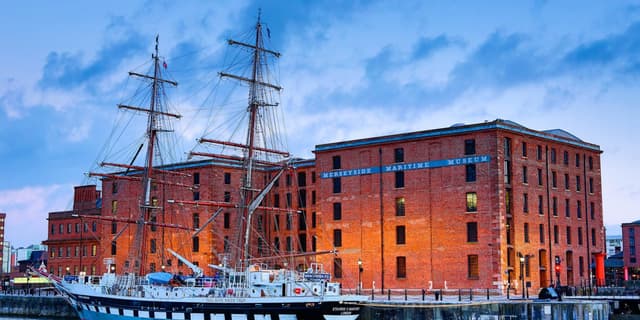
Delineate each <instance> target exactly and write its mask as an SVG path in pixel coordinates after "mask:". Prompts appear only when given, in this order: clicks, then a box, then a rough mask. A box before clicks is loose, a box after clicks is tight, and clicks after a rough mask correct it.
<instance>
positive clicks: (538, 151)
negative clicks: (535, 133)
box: [536, 145, 542, 160]
mask: <svg viewBox="0 0 640 320" xmlns="http://www.w3.org/2000/svg"><path fill="white" fill-rule="evenodd" d="M536 150H537V152H536V158H537V159H538V160H542V146H540V145H539V146H538V148H537V149H536Z"/></svg>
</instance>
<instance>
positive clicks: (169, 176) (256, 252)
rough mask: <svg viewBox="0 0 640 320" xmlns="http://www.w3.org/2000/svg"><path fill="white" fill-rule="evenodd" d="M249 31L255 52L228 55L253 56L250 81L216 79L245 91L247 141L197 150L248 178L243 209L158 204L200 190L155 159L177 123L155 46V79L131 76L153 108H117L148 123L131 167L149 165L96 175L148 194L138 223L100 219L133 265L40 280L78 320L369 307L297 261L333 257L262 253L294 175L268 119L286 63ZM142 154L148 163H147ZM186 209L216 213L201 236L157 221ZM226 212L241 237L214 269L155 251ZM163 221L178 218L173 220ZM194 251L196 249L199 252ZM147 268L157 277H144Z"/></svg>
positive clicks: (319, 314) (260, 34)
mask: <svg viewBox="0 0 640 320" xmlns="http://www.w3.org/2000/svg"><path fill="white" fill-rule="evenodd" d="M252 31H254V33H253V35H252V38H251V39H252V41H251V42H243V41H235V40H228V44H229V45H231V46H233V47H236V49H238V50H242V51H244V52H245V53H248V56H249V60H250V67H249V72H248V74H241V75H238V74H233V73H228V72H220V73H219V76H220V77H221V78H225V79H228V80H231V81H235V82H237V83H238V84H241V85H242V86H244V87H246V88H248V103H247V104H246V105H245V107H244V108H243V109H244V113H245V115H244V116H242V117H240V118H241V119H243V121H244V122H245V124H244V125H243V126H242V127H241V128H242V129H241V130H235V131H234V132H235V133H237V132H238V131H241V132H242V136H243V138H242V139H238V138H237V137H236V138H231V139H214V138H204V137H203V138H201V139H199V142H200V143H201V144H203V145H207V146H208V148H209V149H207V150H206V151H207V152H205V151H193V152H191V155H192V156H195V157H201V158H202V157H204V158H211V159H215V160H216V161H222V162H226V163H229V164H232V165H234V166H236V168H237V170H238V172H240V175H239V176H240V177H241V180H240V182H239V183H238V185H239V188H238V189H239V190H237V192H236V193H235V194H236V195H237V196H235V197H234V198H235V200H236V201H230V200H231V197H229V199H226V194H225V199H224V200H225V201H214V200H201V199H196V198H195V196H194V199H165V200H163V202H166V203H160V201H158V199H157V198H154V197H153V196H152V194H153V193H154V188H157V186H158V185H172V186H174V187H176V188H178V187H185V188H191V189H193V186H188V185H185V184H183V183H182V182H181V181H182V180H185V179H191V178H189V177H188V175H187V174H185V173H183V172H180V171H179V170H172V169H171V167H170V166H164V165H158V164H157V163H155V162H154V161H155V159H157V157H158V156H157V154H158V144H159V141H160V139H159V136H160V134H161V133H164V132H166V131H171V130H169V129H170V128H169V126H168V125H167V124H168V123H169V119H174V118H179V117H180V116H179V115H178V114H177V113H172V112H170V111H169V110H167V109H165V108H163V106H164V105H163V103H162V99H163V97H165V93H164V87H165V86H167V85H170V86H177V82H175V81H173V80H168V79H164V78H163V76H162V71H163V67H164V68H165V69H166V63H165V62H164V61H163V60H162V59H161V58H160V57H159V54H158V38H156V46H155V52H154V54H153V55H152V67H151V68H150V72H149V74H142V73H135V72H130V75H131V76H134V77H137V78H141V79H142V80H144V81H146V82H147V83H148V86H147V87H146V88H147V89H148V91H150V95H149V96H150V98H149V99H148V101H147V102H148V106H147V107H139V106H131V105H127V104H122V105H119V107H120V108H121V109H126V110H132V111H134V112H136V113H143V114H145V115H146V118H147V123H146V130H145V142H144V143H143V144H141V145H140V147H139V148H137V150H136V152H135V155H134V158H139V159H143V160H144V163H143V164H142V165H134V164H133V163H134V161H133V160H132V161H131V162H130V163H124V164H118V163H111V162H103V163H102V165H103V166H108V167H114V168H117V169H116V170H115V172H112V173H92V174H91V175H93V176H97V177H100V178H102V179H103V189H104V188H105V186H104V181H110V183H112V185H111V189H112V192H114V193H115V192H116V191H117V190H116V189H117V184H116V182H117V181H120V180H126V181H130V182H132V183H130V184H129V185H130V186H131V185H137V186H139V187H140V188H141V190H139V191H138V192H137V193H136V194H137V195H138V196H137V202H138V203H137V207H138V209H137V210H136V212H135V214H133V215H131V216H130V217H129V218H123V217H118V216H116V215H115V214H114V215H111V216H110V215H108V214H103V215H102V216H101V217H99V218H97V219H102V220H103V221H106V222H108V223H111V224H112V225H113V226H114V229H112V231H113V232H112V234H113V235H114V239H113V241H112V251H113V252H114V253H115V251H116V250H117V249H118V248H119V246H117V245H116V239H117V238H118V237H120V236H121V235H122V234H123V232H124V231H125V229H126V232H128V233H130V234H132V241H130V242H128V247H127V248H126V251H127V259H126V261H114V260H110V261H107V260H109V259H105V265H106V267H107V270H106V271H107V272H106V273H105V274H104V275H102V276H100V277H96V276H87V275H86V274H85V273H84V272H80V274H79V275H67V276H64V277H60V276H59V275H58V276H54V275H52V274H48V273H47V272H46V271H45V270H40V271H39V272H40V273H41V274H42V275H45V276H48V277H50V278H52V279H53V280H54V283H55V286H56V288H57V289H58V290H59V291H60V292H61V293H62V294H63V295H64V296H66V297H67V298H68V301H69V302H70V304H71V305H72V306H73V308H74V309H75V310H76V311H77V313H78V315H79V317H80V318H81V319H88V320H92V319H129V318H142V319H187V320H214V319H216V320H218V319H220V320H222V319H224V320H230V319H249V320H254V319H274V320H278V319H297V320H303V319H357V318H358V316H359V313H360V309H361V303H362V302H364V301H366V300H367V297H365V296H361V295H357V294H356V295H354V294H343V293H342V288H341V285H340V283H338V282H333V281H332V279H331V273H330V272H328V271H327V270H325V268H324V266H323V265H322V264H320V263H315V262H313V261H314V260H310V261H311V262H309V263H305V264H302V265H301V264H296V263H295V262H294V261H296V260H295V259H296V257H297V256H311V255H316V254H336V252H334V251H330V252H315V251H314V252H304V253H291V252H288V251H285V252H284V253H282V252H281V251H278V250H271V251H270V250H265V248H264V247H265V240H264V239H265V235H264V234H262V231H261V230H264V229H265V228H262V227H256V225H257V224H262V223H263V221H262V220H263V219H264V216H265V215H269V214H271V213H278V212H282V211H285V210H288V211H291V209H288V208H280V206H278V205H273V204H271V205H270V202H269V201H265V198H266V197H267V195H268V194H269V192H270V191H271V190H272V188H273V187H274V185H277V183H278V181H279V179H280V178H281V177H282V176H283V174H284V173H285V172H287V170H291V163H292V159H291V156H290V154H289V153H288V152H286V151H283V150H282V149H281V147H282V143H280V142H281V140H279V137H271V135H272V134H273V133H277V130H273V128H270V125H276V124H277V122H278V120H277V119H276V118H274V116H273V115H272V113H271V112H272V111H273V109H275V108H277V107H278V103H277V102H274V99H273V97H274V96H276V95H277V94H278V92H279V91H280V90H281V87H280V86H278V85H277V84H274V83H271V82H270V81H269V78H268V77H267V75H268V73H269V72H270V70H269V69H268V68H269V67H268V66H269V63H268V61H269V60H270V59H275V58H278V57H279V56H280V54H279V53H278V52H276V51H273V50H270V49H268V48H265V46H264V36H265V35H266V36H267V37H268V38H270V37H271V34H270V33H271V32H270V30H269V29H268V28H264V26H263V25H262V23H261V21H260V17H258V19H257V23H256V25H255V28H254V29H253V30H252ZM245 97H246V96H245ZM245 99H246V98H245ZM238 128H240V127H238ZM231 135H232V136H233V134H231ZM274 138H275V139H274ZM274 141H275V142H274ZM279 141H280V142H279ZM208 150H214V151H210V152H209V151H208ZM143 151H144V152H143ZM141 154H142V156H143V157H140V156H141ZM185 176H187V177H186V178H185ZM192 191H193V190H192ZM194 194H195V191H194ZM115 206H116V203H113V204H111V208H110V210H109V211H110V212H111V213H115V210H116V208H115ZM184 206H199V207H202V208H209V211H210V212H211V214H210V216H209V217H208V218H207V219H206V221H205V222H204V223H198V224H199V225H198V227H197V228H193V227H192V228H189V227H185V226H181V225H180V224H178V223H170V222H167V220H165V219H159V218H158V212H159V211H162V214H163V215H164V214H165V211H171V210H172V209H171V208H172V207H184ZM166 208H168V209H166ZM104 210H105V209H104V208H103V211H104ZM176 210H177V209H176ZM223 210H225V211H227V210H234V211H235V212H236V214H235V215H234V216H235V217H237V219H236V220H237V228H235V229H234V232H233V236H232V237H227V236H225V238H224V240H223V241H224V250H223V252H215V254H214V253H211V254H210V256H211V257H212V258H211V259H210V263H208V264H207V266H199V265H198V264H197V263H194V262H193V260H191V259H188V258H186V257H185V254H184V253H182V252H181V250H180V248H170V247H169V246H170V245H167V244H169V243H164V237H163V238H162V239H163V241H162V242H163V243H164V245H165V246H166V247H163V246H160V247H161V248H160V249H156V245H157V244H156V242H155V240H150V238H149V235H148V232H149V231H148V230H149V229H152V231H154V230H153V229H154V228H163V230H164V229H170V230H175V231H170V232H176V233H177V232H187V233H190V234H191V238H193V239H196V240H197V236H198V234H199V233H201V232H203V231H204V230H207V229H208V231H209V232H212V233H216V230H211V229H212V228H213V223H212V222H213V221H215V220H216V219H218V217H219V216H220V214H221V212H222V211H223ZM166 214H167V215H171V213H170V212H167V213H166ZM86 218H87V219H89V218H92V217H86ZM93 218H94V219H95V217H93ZM125 223H126V224H128V227H126V228H124V229H121V230H119V231H117V230H116V226H117V225H118V224H125ZM196 244H197V242H195V241H194V247H195V245H196ZM149 246H151V248H149ZM150 251H151V252H156V251H160V252H162V254H163V255H164V254H166V255H168V256H170V257H172V259H175V260H174V261H177V263H178V264H180V265H182V266H183V267H184V266H186V267H188V268H189V270H190V271H191V272H190V274H189V275H184V274H180V275H178V274H175V273H172V272H166V271H165V266H164V265H162V268H161V269H158V268H156V265H155V263H154V262H150V261H151V260H149V259H150V258H149V257H147V253H148V252H150ZM166 260H167V259H163V260H162V261H166ZM123 262H124V263H123ZM149 265H151V266H152V267H147V266H149ZM157 269H158V270H157ZM67 270H68V269H67Z"/></svg>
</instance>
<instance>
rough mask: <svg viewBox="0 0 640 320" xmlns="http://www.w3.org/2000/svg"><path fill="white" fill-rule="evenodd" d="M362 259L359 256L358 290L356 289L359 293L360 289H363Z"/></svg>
mask: <svg viewBox="0 0 640 320" xmlns="http://www.w3.org/2000/svg"><path fill="white" fill-rule="evenodd" d="M362 271H364V269H363V268H362V259H360V258H358V290H356V291H357V292H356V293H357V294H360V290H362Z"/></svg>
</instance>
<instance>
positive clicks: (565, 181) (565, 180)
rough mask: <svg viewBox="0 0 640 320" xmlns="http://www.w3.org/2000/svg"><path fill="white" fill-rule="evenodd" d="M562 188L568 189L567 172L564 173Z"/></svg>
mask: <svg viewBox="0 0 640 320" xmlns="http://www.w3.org/2000/svg"><path fill="white" fill-rule="evenodd" d="M564 189H565V190H569V174H567V173H565V174H564Z"/></svg>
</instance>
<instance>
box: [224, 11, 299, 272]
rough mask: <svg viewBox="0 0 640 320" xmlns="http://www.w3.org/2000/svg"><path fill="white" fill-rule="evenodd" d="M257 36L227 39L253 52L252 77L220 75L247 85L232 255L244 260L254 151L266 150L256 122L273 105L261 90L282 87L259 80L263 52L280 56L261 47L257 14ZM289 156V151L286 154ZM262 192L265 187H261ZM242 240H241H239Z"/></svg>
mask: <svg viewBox="0 0 640 320" xmlns="http://www.w3.org/2000/svg"><path fill="white" fill-rule="evenodd" d="M255 28H256V35H255V43H254V44H247V43H242V42H238V41H234V40H229V44H230V45H238V46H242V47H245V48H249V49H250V50H252V51H253V59H252V71H251V78H246V77H241V76H236V75H232V74H228V73H222V72H221V73H220V76H222V77H229V78H233V79H236V80H240V81H243V82H246V83H248V84H249V106H248V112H249V125H248V128H247V140H246V145H245V146H244V152H245V156H244V161H243V167H244V176H243V177H242V188H241V191H240V205H239V210H240V217H241V220H240V224H241V229H240V230H241V232H244V237H243V238H241V239H242V241H238V242H237V243H236V244H237V245H238V247H239V249H240V252H238V253H237V255H238V256H237V257H233V258H234V259H233V260H234V261H240V259H242V261H243V262H246V261H248V260H249V258H250V251H249V243H250V238H251V237H250V232H251V219H252V217H253V211H254V210H255V207H256V205H252V202H255V200H256V199H254V196H255V192H256V191H257V190H256V189H255V187H254V185H253V172H254V169H255V168H254V167H255V165H256V162H257V159H256V151H263V152H264V151H265V149H264V148H260V147H259V146H257V143H256V140H257V138H256V135H257V130H256V126H257V121H258V119H257V118H258V113H259V110H260V108H261V107H267V106H275V105H276V104H270V103H268V102H267V101H263V100H262V99H261V92H262V90H265V89H266V88H269V89H273V90H276V91H280V90H281V88H280V87H279V86H276V85H273V84H271V83H268V82H264V81H262V78H263V77H262V76H263V75H262V61H261V60H262V55H263V54H270V55H273V56H275V57H280V53H278V52H275V51H272V50H268V49H265V48H264V47H263V38H262V24H261V22H260V14H258V22H257V23H256V27H255ZM273 152H274V153H279V154H282V152H278V151H273ZM286 155H287V156H288V154H286ZM263 191H264V190H263ZM264 194H265V192H261V193H260V195H261V197H264ZM241 242H242V243H241Z"/></svg>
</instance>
